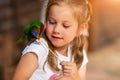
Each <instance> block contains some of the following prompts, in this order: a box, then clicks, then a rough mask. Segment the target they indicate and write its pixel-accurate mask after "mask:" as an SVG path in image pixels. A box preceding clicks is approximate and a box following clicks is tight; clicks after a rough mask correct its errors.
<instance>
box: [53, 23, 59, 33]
mask: <svg viewBox="0 0 120 80" xmlns="http://www.w3.org/2000/svg"><path fill="white" fill-rule="evenodd" d="M53 32H54V33H59V32H60V25H58V24H56V25H55V26H54V30H53Z"/></svg>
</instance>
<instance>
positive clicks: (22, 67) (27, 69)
mask: <svg viewBox="0 0 120 80" xmlns="http://www.w3.org/2000/svg"><path fill="white" fill-rule="evenodd" d="M37 67H38V57H37V55H36V54H35V53H32V52H30V53H27V54H25V55H23V56H22V58H21V59H20V62H19V64H18V66H17V68H16V71H15V73H14V76H13V80H28V79H29V78H30V76H31V75H32V73H33V72H34V71H35V69H36V68H37Z"/></svg>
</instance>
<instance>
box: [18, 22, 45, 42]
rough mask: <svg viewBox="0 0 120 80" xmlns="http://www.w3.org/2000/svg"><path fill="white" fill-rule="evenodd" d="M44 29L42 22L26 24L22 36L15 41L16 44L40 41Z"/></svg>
mask: <svg viewBox="0 0 120 80" xmlns="http://www.w3.org/2000/svg"><path fill="white" fill-rule="evenodd" d="M44 28H45V27H44V25H43V23H42V22H32V23H30V24H28V25H27V26H26V27H25V29H24V34H23V36H22V37H21V38H20V39H19V40H18V41H17V43H20V42H23V41H24V40H27V41H30V40H31V39H40V36H41V34H42V33H43V31H44Z"/></svg>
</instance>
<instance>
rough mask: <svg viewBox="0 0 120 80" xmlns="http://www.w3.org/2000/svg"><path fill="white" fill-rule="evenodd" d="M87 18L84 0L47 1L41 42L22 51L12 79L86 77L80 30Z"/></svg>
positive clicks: (87, 13) (83, 79) (85, 58)
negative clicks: (44, 26)
mask: <svg viewBox="0 0 120 80" xmlns="http://www.w3.org/2000/svg"><path fill="white" fill-rule="evenodd" d="M89 19H90V7H89V2H88V1H87V0H49V1H48V4H47V10H46V20H45V22H46V29H45V31H44V35H43V38H41V39H42V41H41V42H40V41H39V40H37V39H36V40H35V41H34V42H32V43H31V44H30V45H28V46H27V47H26V48H25V49H24V50H23V52H22V57H21V60H20V62H19V64H18V66H17V68H16V71H15V74H14V77H13V80H85V75H86V64H87V62H88V59H87V54H86V52H85V51H84V49H83V43H84V41H83V37H82V33H83V31H84V30H85V29H86V28H87V26H88V21H89ZM50 50H52V51H53V52H54V54H55V55H56V56H55V55H53V53H52V52H51V51H50Z"/></svg>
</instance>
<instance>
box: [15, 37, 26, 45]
mask: <svg viewBox="0 0 120 80" xmlns="http://www.w3.org/2000/svg"><path fill="white" fill-rule="evenodd" d="M23 41H25V37H24V36H22V37H20V38H19V39H18V40H17V42H16V44H20V43H22V42H23Z"/></svg>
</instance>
